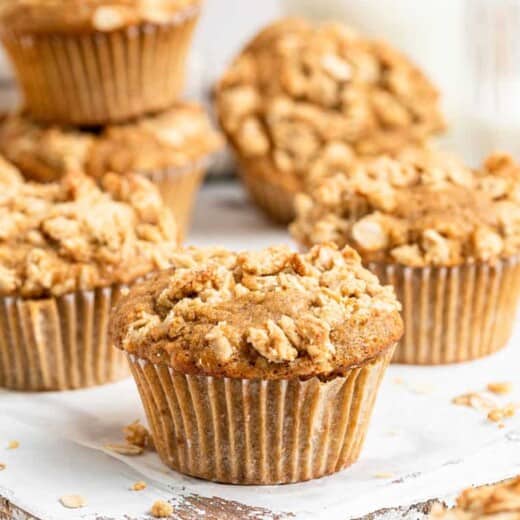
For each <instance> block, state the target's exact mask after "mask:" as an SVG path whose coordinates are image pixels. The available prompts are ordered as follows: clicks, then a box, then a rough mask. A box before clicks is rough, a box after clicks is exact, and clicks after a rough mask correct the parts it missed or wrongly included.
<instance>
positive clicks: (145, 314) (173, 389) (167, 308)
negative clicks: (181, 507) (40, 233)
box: [111, 246, 402, 484]
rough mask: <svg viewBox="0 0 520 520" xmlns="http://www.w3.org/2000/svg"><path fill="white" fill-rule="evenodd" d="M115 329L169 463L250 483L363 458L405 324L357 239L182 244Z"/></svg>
mask: <svg viewBox="0 0 520 520" xmlns="http://www.w3.org/2000/svg"><path fill="white" fill-rule="evenodd" d="M173 265H174V266H175V267H174V268H172V269H170V270H166V271H164V272H162V273H158V274H156V275H155V276H153V277H151V278H150V279H149V280H147V281H145V282H143V283H141V284H138V285H136V286H135V287H134V288H133V289H132V290H131V291H130V294H129V295H128V296H127V297H125V298H124V299H123V300H122V301H121V302H119V304H118V306H117V308H116V310H115V312H114V315H113V321H112V326H111V331H112V337H113V340H114V344H115V346H116V347H118V348H120V349H122V350H124V351H125V352H126V353H127V355H128V357H129V360H130V365H131V367H132V371H133V375H134V377H135V380H136V382H137V385H138V388H139V391H140V394H141V398H142V401H143V404H144V407H145V410H146V413H147V417H148V422H149V424H150V426H151V429H152V433H153V437H154V444H155V446H156V448H157V451H158V452H159V455H160V457H161V458H162V460H163V461H164V462H165V463H166V464H167V465H169V466H170V467H172V468H174V469H176V470H178V471H181V472H183V473H187V474H189V475H193V476H196V477H200V478H204V479H209V480H215V481H220V482H230V483H240V484H274V483H287V482H297V481H302V480H308V479H311V478H317V477H320V476H322V475H326V474H329V473H333V472H336V471H339V470H341V469H343V468H345V467H347V466H349V465H350V464H352V463H353V462H355V461H356V460H357V458H358V456H359V453H360V450H361V448H362V445H363V441H364V438H365V435H366V431H367V427H368V422H369V419H370V415H371V412H372V408H373V405H374V401H375V398H376V394H377V390H378V387H379V383H380V381H381V378H382V376H383V374H384V372H385V369H386V366H387V364H388V362H389V360H390V358H391V357H392V354H393V351H394V346H395V343H396V342H397V341H398V340H399V338H400V337H401V334H402V322H401V318H400V315H399V308H400V306H399V303H398V302H397V300H396V299H395V295H394V293H393V290H392V289H391V288H390V287H382V286H381V285H380V284H379V282H378V280H377V278H376V277H375V276H374V275H372V274H371V273H370V272H368V271H367V270H365V269H364V268H363V267H362V266H361V262H360V259H359V256H358V255H357V253H355V251H354V250H353V249H351V248H348V247H347V248H345V249H343V250H342V251H339V250H338V249H336V248H334V247H328V246H319V247H316V248H313V249H312V250H311V251H310V252H309V253H307V254H305V255H303V254H297V253H294V252H292V251H290V250H289V249H287V248H286V247H273V248H270V249H266V250H263V251H260V252H255V253H253V252H244V253H231V252H228V251H225V250H218V249H209V250H198V249H186V250H181V251H179V252H178V253H177V256H176V258H175V260H174V261H173Z"/></svg>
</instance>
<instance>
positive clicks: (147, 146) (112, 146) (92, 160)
mask: <svg viewBox="0 0 520 520" xmlns="http://www.w3.org/2000/svg"><path fill="white" fill-rule="evenodd" d="M221 145H222V140H221V138H220V136H219V134H218V133H217V132H216V131H215V130H213V128H212V126H211V123H210V121H209V118H208V116H207V114H206V112H205V111H204V109H203V108H202V107H200V106H199V105H197V104H195V103H187V102H182V103H179V104H177V105H176V106H175V107H173V108H172V109H170V110H167V111H165V112H163V113H161V114H158V115H156V116H149V117H144V118H141V119H139V120H137V121H135V122H132V123H128V124H122V125H109V126H106V127H104V128H103V129H102V130H101V131H100V132H97V133H96V132H88V131H80V130H77V129H74V128H67V127H60V126H52V125H51V126H45V125H40V124H38V123H36V122H35V121H33V120H31V119H30V118H29V117H27V116H25V115H24V114H13V115H11V116H8V117H7V118H6V120H5V121H4V122H3V123H2V124H1V125H0V151H2V153H4V155H5V156H6V157H7V158H8V159H9V160H10V161H11V162H13V164H15V165H16V166H17V167H18V168H20V169H21V170H22V171H23V172H24V174H25V175H26V176H27V177H29V178H32V179H35V180H38V181H44V182H47V181H50V180H54V179H56V178H59V177H61V176H62V175H64V174H66V173H68V172H71V171H79V170H81V171H84V172H85V173H87V174H88V175H93V176H95V177H99V176H101V175H103V174H105V173H107V172H115V173H121V174H123V173H127V172H138V173H148V172H154V171H158V170H165V169H170V168H171V169H175V170H176V169H179V170H181V169H183V168H188V167H191V166H193V165H194V164H196V163H198V162H200V161H203V160H204V159H206V158H207V156H208V155H209V154H211V153H213V152H214V151H216V150H217V149H219V148H220V147H221Z"/></svg>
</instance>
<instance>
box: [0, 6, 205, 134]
mask: <svg viewBox="0 0 520 520" xmlns="http://www.w3.org/2000/svg"><path fill="white" fill-rule="evenodd" d="M200 3H201V1H200V0H110V1H107V0H36V1H34V0H12V1H9V2H2V4H1V6H0V38H1V40H2V42H3V45H4V47H5V49H6V51H7V53H8V55H9V57H10V59H11V61H12V63H13V66H14V70H15V72H16V75H17V76H18V81H19V83H20V86H21V88H22V91H23V95H24V101H25V105H26V107H27V109H28V110H29V112H30V113H31V114H32V115H33V116H34V117H35V118H36V119H38V120H41V121H45V122H52V123H62V124H74V125H85V126H92V125H104V124H107V123H113V122H121V121H126V120H128V119H130V118H132V117H137V116H141V115H143V114H145V113H148V112H157V111H160V110H163V109H166V108H168V107H169V106H171V105H172V104H173V103H174V102H175V101H176V100H177V98H178V97H179V95H180V94H181V91H182V89H183V86H184V74H185V62H186V57H187V53H188V50H189V46H190V42H191V38H192V33H193V29H194V27H195V25H196V23H197V19H198V15H199V10H200Z"/></svg>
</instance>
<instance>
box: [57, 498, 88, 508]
mask: <svg viewBox="0 0 520 520" xmlns="http://www.w3.org/2000/svg"><path fill="white" fill-rule="evenodd" d="M60 502H61V505H62V506H63V507H66V508H68V509H81V508H82V507H86V505H87V500H86V499H85V498H84V497H82V496H81V495H63V496H62V497H61V498H60Z"/></svg>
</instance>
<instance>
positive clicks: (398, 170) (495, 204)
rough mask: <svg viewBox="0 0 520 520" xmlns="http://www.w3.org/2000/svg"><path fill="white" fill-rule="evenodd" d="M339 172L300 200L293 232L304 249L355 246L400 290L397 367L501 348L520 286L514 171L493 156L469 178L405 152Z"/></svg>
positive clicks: (519, 204) (461, 170) (451, 164)
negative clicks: (401, 333) (401, 335)
mask: <svg viewBox="0 0 520 520" xmlns="http://www.w3.org/2000/svg"><path fill="white" fill-rule="evenodd" d="M338 172H339V173H337V174H336V175H332V176H330V177H325V178H324V179H323V180H322V182H319V183H317V184H316V185H315V187H314V189H313V190H312V191H311V193H310V194H308V195H303V194H302V195H301V196H299V198H298V201H297V203H296V207H297V219H296V221H295V222H294V223H293V224H292V225H291V230H292V233H293V235H294V236H295V238H296V239H297V240H298V241H299V242H300V243H301V244H302V245H304V246H307V247H310V246H312V245H314V244H319V243H327V242H330V241H332V242H334V243H336V244H338V245H339V246H340V247H343V246H344V245H346V244H349V245H351V246H353V247H355V248H356V249H357V250H358V251H359V253H360V255H361V257H362V258H363V261H364V263H365V264H366V265H367V266H368V267H369V268H370V269H371V270H373V271H374V272H375V273H376V274H377V275H378V276H380V277H381V279H382V280H383V281H384V282H385V283H391V284H393V285H394V286H395V288H396V291H397V294H398V297H399V299H400V301H401V302H402V303H403V307H404V310H403V315H404V318H405V335H404V338H403V341H402V343H401V346H400V348H398V349H397V354H396V358H395V361H399V362H406V363H421V364H423V363H425V364H437V363H448V362H455V361H464V360H468V359H474V358H476V357H480V356H483V355H486V354H489V353H492V352H494V351H496V350H498V349H499V348H501V347H503V346H504V345H505V343H506V342H507V340H508V338H509V336H510V333H511V328H512V324H513V322H514V317H515V311H516V304H517V297H518V290H519V288H520V278H519V276H520V267H519V266H518V253H519V249H520V197H519V194H520V191H519V186H520V184H519V181H520V168H519V167H518V165H516V164H515V163H514V162H513V161H512V159H511V158H509V157H507V156H504V155H494V156H491V157H490V158H489V159H488V160H487V161H486V163H485V164H484V165H483V167H482V168H481V169H480V170H478V171H472V170H471V169H469V168H466V167H465V166H463V165H462V164H461V163H460V162H458V161H456V160H455V159H453V158H451V157H447V156H445V155H443V154H439V153H436V152H434V151H432V150H419V151H418V150H407V151H404V152H402V153H401V154H400V155H398V156H397V157H396V158H390V157H380V158H375V159H365V160H362V161H359V162H358V163H357V164H356V166H354V167H351V166H347V167H345V169H344V171H343V172H342V171H341V170H338ZM482 331H484V333H482Z"/></svg>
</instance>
